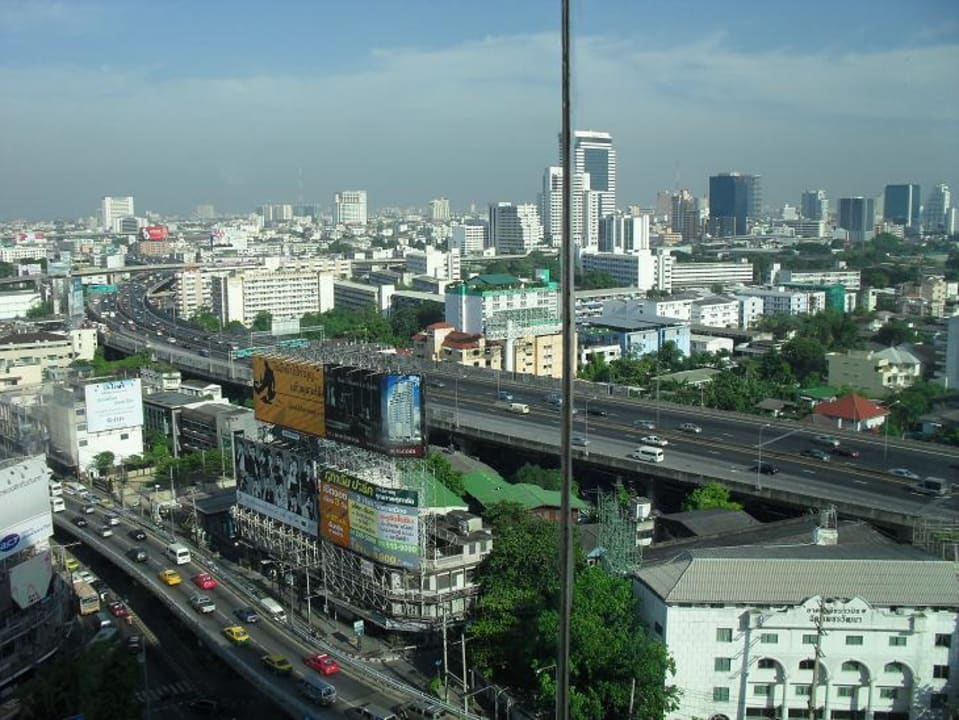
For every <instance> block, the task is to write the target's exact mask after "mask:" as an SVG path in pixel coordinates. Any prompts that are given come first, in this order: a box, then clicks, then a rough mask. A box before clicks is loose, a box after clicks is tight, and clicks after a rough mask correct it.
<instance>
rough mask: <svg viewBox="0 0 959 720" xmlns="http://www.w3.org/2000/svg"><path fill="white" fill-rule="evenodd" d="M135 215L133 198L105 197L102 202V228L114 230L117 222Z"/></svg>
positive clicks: (129, 196) (130, 196) (128, 196)
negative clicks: (114, 224)
mask: <svg viewBox="0 0 959 720" xmlns="http://www.w3.org/2000/svg"><path fill="white" fill-rule="evenodd" d="M132 215H134V212H133V196H132V195H127V196H126V197H113V196H111V195H104V196H103V199H102V200H100V227H102V228H106V229H107V230H113V223H114V221H116V220H119V219H120V218H124V217H130V216H132Z"/></svg>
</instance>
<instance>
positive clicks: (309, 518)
mask: <svg viewBox="0 0 959 720" xmlns="http://www.w3.org/2000/svg"><path fill="white" fill-rule="evenodd" d="M235 447H236V457H235V460H236V498H237V502H238V503H239V504H240V505H243V506H244V507H248V508H250V509H251V510H255V511H257V512H259V513H262V514H264V515H266V516H268V517H271V518H273V519H274V520H278V521H279V522H281V523H283V524H285V525H289V526H290V527H295V528H297V529H298V530H302V531H303V532H305V533H308V534H309V535H313V536H314V537H315V536H316V533H317V524H318V521H317V501H318V500H317V492H316V464H315V463H314V462H313V461H312V460H309V459H307V458H304V457H301V456H299V455H297V454H295V453H293V452H290V451H289V450H285V449H283V448H280V447H274V446H272V445H265V444H263V443H258V442H254V441H252V440H247V439H246V438H242V437H238V438H237V439H236V446H235Z"/></svg>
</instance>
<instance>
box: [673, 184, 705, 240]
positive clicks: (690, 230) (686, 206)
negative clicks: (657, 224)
mask: <svg viewBox="0 0 959 720" xmlns="http://www.w3.org/2000/svg"><path fill="white" fill-rule="evenodd" d="M699 218H700V214H699V200H698V199H697V198H696V196H695V195H693V194H692V193H691V192H689V190H680V191H679V192H678V193H673V194H672V196H671V197H670V211H669V223H670V226H671V227H672V229H673V232H678V233H679V234H680V235H682V236H683V242H692V241H693V240H698V239H699V236H700V235H701V232H702V228H701V224H700V219H699Z"/></svg>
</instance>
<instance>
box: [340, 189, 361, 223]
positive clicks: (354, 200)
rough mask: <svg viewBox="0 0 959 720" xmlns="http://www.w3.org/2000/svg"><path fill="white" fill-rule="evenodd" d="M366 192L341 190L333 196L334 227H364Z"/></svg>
mask: <svg viewBox="0 0 959 720" xmlns="http://www.w3.org/2000/svg"><path fill="white" fill-rule="evenodd" d="M366 221H367V215H366V190H343V191H342V192H338V193H336V194H334V195H333V223H334V224H335V225H366Z"/></svg>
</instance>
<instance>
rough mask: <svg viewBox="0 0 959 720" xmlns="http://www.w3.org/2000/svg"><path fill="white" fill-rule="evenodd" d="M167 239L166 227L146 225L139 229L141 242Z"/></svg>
mask: <svg viewBox="0 0 959 720" xmlns="http://www.w3.org/2000/svg"><path fill="white" fill-rule="evenodd" d="M167 237H169V232H168V231H167V227H166V225H147V226H146V227H142V228H140V239H141V240H166V239H167Z"/></svg>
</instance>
